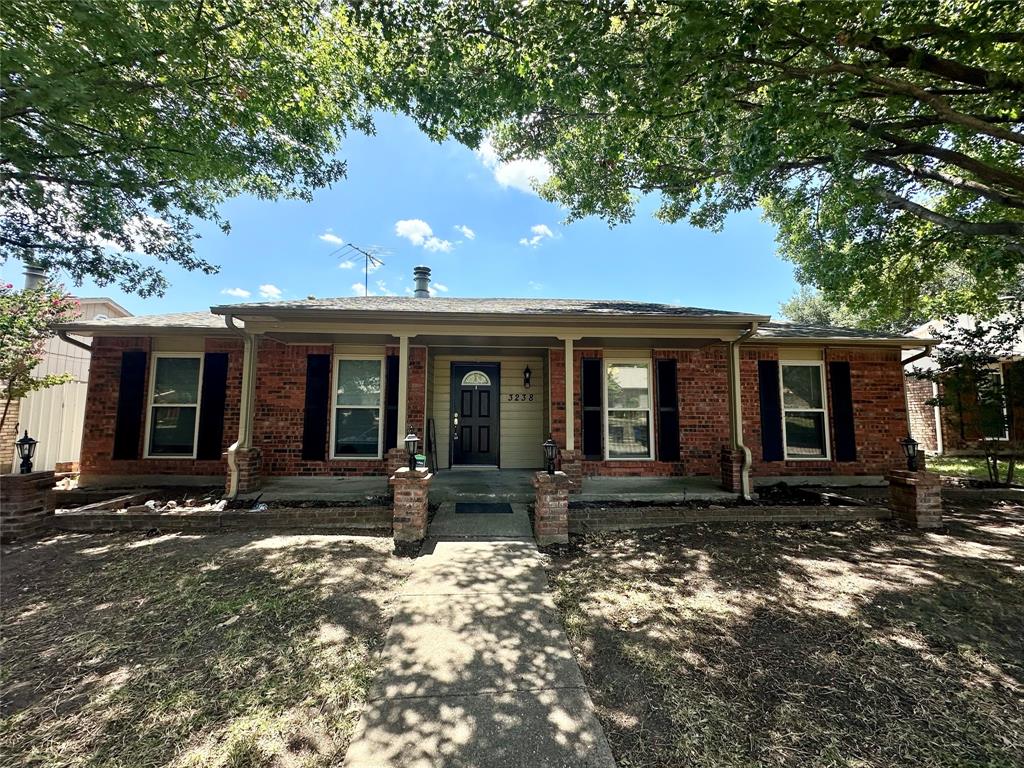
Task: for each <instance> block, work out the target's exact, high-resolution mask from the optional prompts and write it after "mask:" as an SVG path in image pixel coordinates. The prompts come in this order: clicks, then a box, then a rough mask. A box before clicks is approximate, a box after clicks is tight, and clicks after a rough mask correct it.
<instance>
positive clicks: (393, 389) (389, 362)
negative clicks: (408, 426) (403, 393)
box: [384, 355, 404, 451]
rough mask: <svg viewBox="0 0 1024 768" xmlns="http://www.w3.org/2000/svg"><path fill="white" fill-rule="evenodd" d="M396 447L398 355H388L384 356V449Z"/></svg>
mask: <svg viewBox="0 0 1024 768" xmlns="http://www.w3.org/2000/svg"><path fill="white" fill-rule="evenodd" d="M403 438H404V435H403ZM397 447H398V355H388V356H387V357H386V358H384V450H385V451H389V450H391V449H392V448H397Z"/></svg>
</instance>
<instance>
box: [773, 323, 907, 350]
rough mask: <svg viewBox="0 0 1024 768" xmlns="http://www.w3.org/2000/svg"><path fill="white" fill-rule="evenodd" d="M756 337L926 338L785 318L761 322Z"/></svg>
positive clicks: (872, 339) (883, 339)
mask: <svg viewBox="0 0 1024 768" xmlns="http://www.w3.org/2000/svg"><path fill="white" fill-rule="evenodd" d="M754 338H756V339H852V340H862V341H907V342H915V343H916V344H918V345H921V344H922V342H924V341H927V339H922V338H920V337H914V336H889V335H886V334H884V333H876V332H874V331H864V330H861V329H860V328H840V327H837V326H832V325H808V324H806V323H790V322H787V321H785V320H778V321H772V322H769V323H762V324H761V325H759V326H758V327H757V334H756V335H755V336H754Z"/></svg>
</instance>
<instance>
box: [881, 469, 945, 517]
mask: <svg viewBox="0 0 1024 768" xmlns="http://www.w3.org/2000/svg"><path fill="white" fill-rule="evenodd" d="M888 480H889V506H891V507H892V511H893V514H894V515H895V516H896V519H898V520H902V521H903V522H905V523H907V524H908V525H911V526H913V527H915V528H938V527H939V526H940V525H942V478H941V477H939V475H937V474H935V473H934V472H911V471H910V470H907V469H894V470H893V471H892V472H890V473H889V476H888Z"/></svg>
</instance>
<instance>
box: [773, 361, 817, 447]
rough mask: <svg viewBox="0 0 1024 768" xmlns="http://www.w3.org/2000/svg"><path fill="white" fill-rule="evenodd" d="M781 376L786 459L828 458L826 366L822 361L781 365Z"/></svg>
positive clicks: (783, 363)
mask: <svg viewBox="0 0 1024 768" xmlns="http://www.w3.org/2000/svg"><path fill="white" fill-rule="evenodd" d="M779 376H780V377H781V379H782V435H783V440H784V443H783V444H784V445H785V448H786V458H787V459H827V458H828V455H829V445H828V413H827V411H826V407H825V366H824V365H823V364H822V363H820V362H806V363H804V362H800V363H787V362H780V363H779Z"/></svg>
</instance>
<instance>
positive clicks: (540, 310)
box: [212, 296, 760, 320]
mask: <svg viewBox="0 0 1024 768" xmlns="http://www.w3.org/2000/svg"><path fill="white" fill-rule="evenodd" d="M276 310H286V311H302V310H307V311H350V312H439V313H455V314H457V313H468V314H515V315H597V316H618V315H621V316H629V315H643V316H655V317H692V318H698V317H710V318H716V317H723V318H731V319H738V320H742V319H743V318H746V317H760V316H759V315H750V314H747V313H744V312H728V311H725V310H720V309H703V308H700V307H678V306H675V305H674V304H655V303H651V302H644V301H615V300H607V299H600V300H599V299H498V298H490V299H485V298H481V299H475V298H467V299H463V298H449V297H443V296H434V297H431V298H429V299H417V298H413V297H410V296H344V297H339V298H331V299H303V300H301V301H264V302H253V303H249V304H225V305H221V306H216V307H213V308H212V311H213V312H216V313H231V314H247V313H252V314H258V313H273V312H274V311H276Z"/></svg>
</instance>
